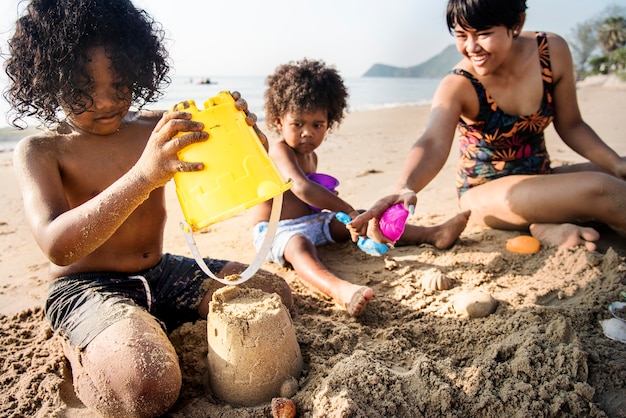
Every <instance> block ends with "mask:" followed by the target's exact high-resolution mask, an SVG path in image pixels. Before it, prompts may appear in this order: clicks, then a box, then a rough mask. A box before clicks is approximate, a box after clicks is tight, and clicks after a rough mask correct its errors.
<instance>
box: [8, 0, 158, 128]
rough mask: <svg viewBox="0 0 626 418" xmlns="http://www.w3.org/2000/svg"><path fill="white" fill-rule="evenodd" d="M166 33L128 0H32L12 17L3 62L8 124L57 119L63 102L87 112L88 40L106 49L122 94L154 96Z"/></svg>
mask: <svg viewBox="0 0 626 418" xmlns="http://www.w3.org/2000/svg"><path fill="white" fill-rule="evenodd" d="M164 37H165V35H164V31H163V29H162V28H161V26H160V25H159V24H158V23H156V22H155V21H154V20H153V19H152V17H151V16H150V15H148V13H146V12H145V11H144V10H140V9H137V8H135V6H134V5H133V4H132V3H131V2H130V1H129V0H32V1H31V2H30V4H29V5H28V7H27V9H26V12H25V14H24V15H23V16H22V17H20V18H19V19H18V21H17V23H16V29H15V33H14V35H13V37H12V38H11V39H10V40H9V57H8V58H7V59H6V61H5V65H4V67H5V71H6V73H7V75H8V76H9V80H10V84H9V88H8V89H7V91H6V92H5V93H4V97H5V98H6V99H7V101H8V102H9V103H10V104H11V105H12V113H11V116H10V122H11V124H12V125H14V126H16V127H23V126H22V125H23V123H22V122H24V117H26V116H34V117H36V118H38V119H39V120H41V121H42V122H43V123H44V124H45V125H51V124H54V123H58V122H59V117H60V116H59V114H60V111H61V110H62V109H63V108H64V107H68V108H69V109H70V111H71V112H72V113H76V114H80V113H83V112H85V111H86V109H87V108H89V106H91V104H92V102H93V99H92V96H91V95H90V89H91V87H90V86H91V84H92V82H93V80H92V79H91V78H90V77H89V75H88V74H87V73H86V71H85V65H86V64H87V62H88V53H89V52H90V50H91V49H92V48H94V47H104V48H105V49H106V52H107V56H108V57H109V58H110V59H111V62H112V64H113V69H114V71H115V73H116V76H117V77H119V86H118V93H119V97H120V98H123V97H128V94H129V93H126V94H124V92H125V91H126V92H130V98H131V102H130V104H131V105H135V106H137V107H138V108H141V107H142V106H144V105H145V104H146V103H150V102H155V101H157V100H158V99H159V98H160V97H161V96H162V95H163V89H164V88H165V87H166V86H167V85H168V84H169V83H170V79H169V77H168V76H167V74H168V72H169V70H170V63H169V55H168V53H167V51H166V49H165V47H164V45H163V40H164ZM85 80H86V81H85Z"/></svg>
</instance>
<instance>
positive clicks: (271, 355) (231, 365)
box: [207, 286, 302, 406]
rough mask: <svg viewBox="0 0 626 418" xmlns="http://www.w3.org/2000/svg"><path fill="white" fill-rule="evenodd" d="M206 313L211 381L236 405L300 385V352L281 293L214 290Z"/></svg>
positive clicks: (283, 393)
mask: <svg viewBox="0 0 626 418" xmlns="http://www.w3.org/2000/svg"><path fill="white" fill-rule="evenodd" d="M209 306H210V310H209V315H208V317H207V339H208V343H209V352H208V363H209V384H210V386H211V389H212V391H213V394H214V395H215V396H217V397H218V398H220V399H222V400H223V401H226V402H228V403H230V404H234V405H244V406H253V405H258V404H261V403H265V402H270V401H271V399H272V398H274V397H279V396H280V397H287V398H288V397H291V396H293V395H294V394H295V392H296V391H297V389H298V381H297V378H298V377H299V376H300V373H301V372H302V355H301V353H300V346H299V345H298V341H297V340H296V334H295V330H294V327H293V323H292V321H291V316H290V314H289V311H287V308H285V306H284V305H283V304H282V302H281V300H280V297H279V296H278V295H277V294H275V293H272V294H269V293H265V292H263V291H261V290H258V289H250V288H240V287H236V286H227V287H224V288H222V289H219V290H217V291H216V292H215V293H214V294H213V299H212V301H211V303H210V305H209Z"/></svg>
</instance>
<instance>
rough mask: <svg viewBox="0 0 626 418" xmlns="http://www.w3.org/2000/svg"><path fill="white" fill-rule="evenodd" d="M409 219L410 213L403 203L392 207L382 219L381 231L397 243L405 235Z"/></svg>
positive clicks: (380, 223)
mask: <svg viewBox="0 0 626 418" xmlns="http://www.w3.org/2000/svg"><path fill="white" fill-rule="evenodd" d="M408 217H409V211H407V210H406V209H405V207H404V205H403V204H402V203H398V204H396V205H393V206H391V207H390V208H389V209H387V210H386V211H385V213H383V216H381V217H380V222H379V226H380V230H381V232H382V233H383V235H384V236H386V237H387V238H389V239H390V240H392V241H393V242H396V241H397V240H398V239H399V238H400V237H401V236H402V234H403V233H404V228H405V226H406V220H407V218H408Z"/></svg>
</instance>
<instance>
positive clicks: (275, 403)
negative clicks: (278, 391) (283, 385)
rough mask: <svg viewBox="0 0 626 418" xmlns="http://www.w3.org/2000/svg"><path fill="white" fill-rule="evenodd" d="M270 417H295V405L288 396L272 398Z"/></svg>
mask: <svg viewBox="0 0 626 418" xmlns="http://www.w3.org/2000/svg"><path fill="white" fill-rule="evenodd" d="M271 405H272V418H295V416H296V405H295V404H294V403H293V401H292V400H291V399H288V398H272V404H271Z"/></svg>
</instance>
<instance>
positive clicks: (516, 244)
mask: <svg viewBox="0 0 626 418" xmlns="http://www.w3.org/2000/svg"><path fill="white" fill-rule="evenodd" d="M540 248H541V242H539V240H538V239H537V238H535V237H531V236H530V235H520V236H518V237H515V238H511V239H509V240H507V241H506V249H507V250H509V251H511V252H514V253H520V254H534V253H536V252H538V251H539V249H540Z"/></svg>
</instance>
